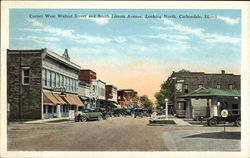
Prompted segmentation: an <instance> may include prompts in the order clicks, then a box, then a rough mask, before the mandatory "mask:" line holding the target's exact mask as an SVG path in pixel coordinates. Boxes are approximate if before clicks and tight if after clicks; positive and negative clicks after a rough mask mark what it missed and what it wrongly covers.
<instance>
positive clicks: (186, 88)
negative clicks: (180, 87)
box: [184, 84, 188, 93]
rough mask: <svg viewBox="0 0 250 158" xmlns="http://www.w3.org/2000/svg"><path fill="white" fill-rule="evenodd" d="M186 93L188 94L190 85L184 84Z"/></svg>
mask: <svg viewBox="0 0 250 158" xmlns="http://www.w3.org/2000/svg"><path fill="white" fill-rule="evenodd" d="M184 91H185V93H188V84H184Z"/></svg>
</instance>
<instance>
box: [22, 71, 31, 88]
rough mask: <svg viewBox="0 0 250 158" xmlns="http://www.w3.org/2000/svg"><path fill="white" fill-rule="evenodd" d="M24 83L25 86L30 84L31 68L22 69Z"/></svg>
mask: <svg viewBox="0 0 250 158" xmlns="http://www.w3.org/2000/svg"><path fill="white" fill-rule="evenodd" d="M22 83H23V85H29V84H30V68H29V67H23V68H22Z"/></svg>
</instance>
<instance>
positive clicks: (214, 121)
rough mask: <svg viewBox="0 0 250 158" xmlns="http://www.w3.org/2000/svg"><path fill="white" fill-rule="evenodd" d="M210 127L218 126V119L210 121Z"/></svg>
mask: <svg viewBox="0 0 250 158" xmlns="http://www.w3.org/2000/svg"><path fill="white" fill-rule="evenodd" d="M208 125H209V126H216V125H217V120H216V119H211V120H209V121H208Z"/></svg>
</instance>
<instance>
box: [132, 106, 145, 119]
mask: <svg viewBox="0 0 250 158" xmlns="http://www.w3.org/2000/svg"><path fill="white" fill-rule="evenodd" d="M137 116H138V117H141V118H142V117H143V116H144V110H143V109H142V108H135V109H134V117H135V118H136V117H137Z"/></svg>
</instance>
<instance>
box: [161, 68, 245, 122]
mask: <svg viewBox="0 0 250 158" xmlns="http://www.w3.org/2000/svg"><path fill="white" fill-rule="evenodd" d="M166 83H167V85H168V87H169V97H168V99H169V102H168V104H169V107H170V109H169V111H173V112H174V113H176V114H177V116H180V117H191V114H190V113H187V112H188V111H190V110H186V109H187V100H186V99H185V98H182V97H180V96H182V95H185V94H188V93H190V92H194V91H197V90H201V89H205V88H217V89H224V90H232V89H236V90H240V75H234V74H232V73H226V72H225V71H224V70H222V71H221V73H204V72H190V71H186V70H181V71H179V72H173V73H172V75H171V76H170V77H169V78H168V79H167V81H166ZM193 102H195V100H194V101H193ZM202 102H203V103H194V104H199V105H202V106H205V107H207V104H209V103H208V102H209V101H208V100H207V99H205V100H202Z"/></svg>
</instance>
